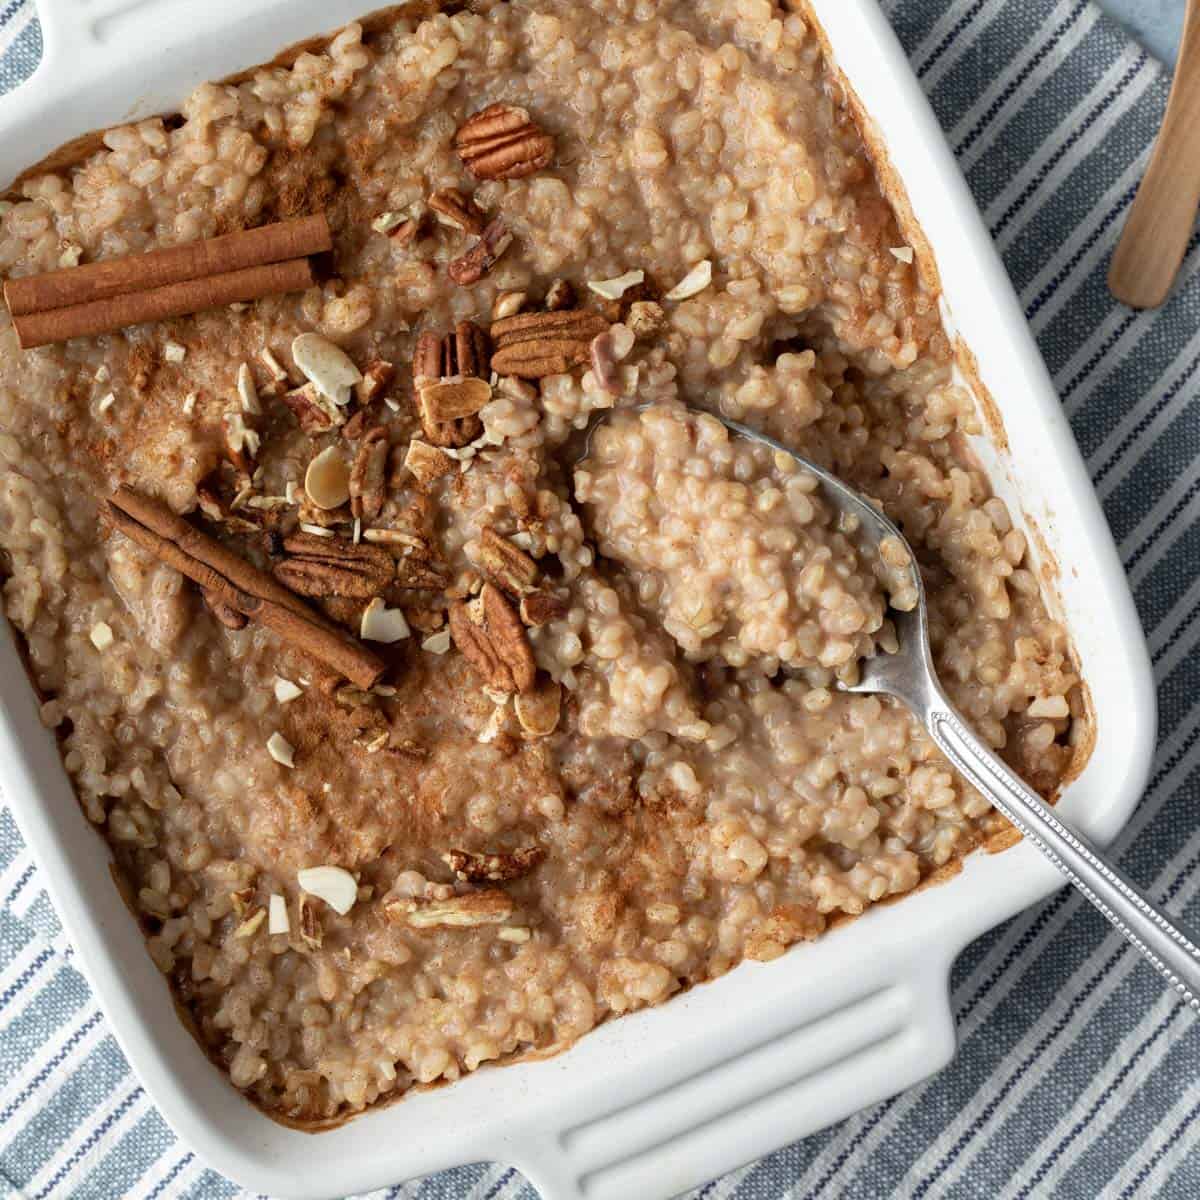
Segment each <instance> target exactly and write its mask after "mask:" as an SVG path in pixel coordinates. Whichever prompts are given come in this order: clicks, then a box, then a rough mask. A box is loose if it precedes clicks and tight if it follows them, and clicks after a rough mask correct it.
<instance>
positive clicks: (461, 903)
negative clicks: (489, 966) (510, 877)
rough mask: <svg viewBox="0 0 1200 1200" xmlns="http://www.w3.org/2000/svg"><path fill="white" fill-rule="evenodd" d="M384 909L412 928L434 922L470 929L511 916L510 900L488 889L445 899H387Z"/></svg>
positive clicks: (420, 927) (494, 923) (495, 890)
mask: <svg viewBox="0 0 1200 1200" xmlns="http://www.w3.org/2000/svg"><path fill="white" fill-rule="evenodd" d="M384 910H385V911H386V913H387V915H388V916H389V917H390V918H391V919H392V920H394V921H402V922H404V923H405V924H406V925H411V926H412V927H413V928H414V929H431V928H433V927H434V926H436V925H445V926H450V927H460V928H470V927H473V926H476V925H499V924H500V923H501V922H502V921H507V920H508V918H509V917H511V916H512V912H513V902H512V899H511V897H509V896H508V895H507V894H506V893H505V892H502V891H500V890H499V889H498V888H489V889H487V890H484V891H479V892H467V893H466V895H463V896H451V897H450V899H449V900H409V899H396V900H390V901H388V903H387V904H386V905H385V906H384Z"/></svg>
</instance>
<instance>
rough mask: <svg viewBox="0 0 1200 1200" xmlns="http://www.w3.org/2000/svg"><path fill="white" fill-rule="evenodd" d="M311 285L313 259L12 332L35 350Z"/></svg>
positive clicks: (175, 288)
mask: <svg viewBox="0 0 1200 1200" xmlns="http://www.w3.org/2000/svg"><path fill="white" fill-rule="evenodd" d="M312 283H313V275H312V267H311V266H310V265H309V262H308V259H306V258H294V259H291V260H289V261H288V262H281V263H271V264H269V265H268V266H263V267H248V268H246V269H245V270H241V271H229V272H227V273H225V274H222V275H208V276H206V277H205V278H203V279H189V280H187V281H186V282H184V283H172V284H168V285H167V286H166V287H159V288H152V289H151V290H149V291H144V292H128V293H126V294H124V295H120V296H110V297H108V298H107V299H105V300H95V301H92V302H91V303H88V304H73V305H71V306H70V307H68V308H51V309H46V310H44V311H42V312H33V313H26V314H25V315H23V316H15V317H13V327H14V328H15V329H16V331H17V340H18V342H20V344H21V348H22V349H23V350H30V349H32V348H33V347H35V346H46V345H49V344H50V343H51V342H65V341H66V340H67V339H68V338H73V337H93V336H94V335H95V334H98V333H110V332H112V331H113V330H114V329H123V328H125V326H127V325H140V324H141V323H142V322H143V321H161V320H164V319H166V318H167V317H182V316H185V315H187V314H188V313H196V312H203V311H204V310H205V309H208V308H220V307H222V306H223V305H226V304H233V303H236V302H238V301H244V300H259V299H261V298H262V297H263V296H270V295H273V294H275V293H281V292H299V291H303V290H304V289H305V288H308V287H311V286H312Z"/></svg>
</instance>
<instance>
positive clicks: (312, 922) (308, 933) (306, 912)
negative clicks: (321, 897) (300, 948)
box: [296, 895, 325, 950]
mask: <svg viewBox="0 0 1200 1200" xmlns="http://www.w3.org/2000/svg"><path fill="white" fill-rule="evenodd" d="M296 911H297V914H298V915H299V917H300V939H301V941H303V942H304V944H305V945H306V946H308V948H309V949H310V950H320V948H321V943H322V942H323V941H324V940H325V939H324V935H323V933H322V932H321V918H320V916H319V915H318V914H317V910H316V908H315V907H314V905H313V902H312V901H311V900H310V899H309V898H308V897H307V896H304V895H302V896H301V897H300V903H299V904H298V905H297V908H296Z"/></svg>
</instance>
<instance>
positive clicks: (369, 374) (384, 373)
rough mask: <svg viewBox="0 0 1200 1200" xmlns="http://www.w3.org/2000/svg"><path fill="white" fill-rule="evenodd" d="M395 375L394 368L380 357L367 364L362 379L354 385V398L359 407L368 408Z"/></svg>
mask: <svg viewBox="0 0 1200 1200" xmlns="http://www.w3.org/2000/svg"><path fill="white" fill-rule="evenodd" d="M395 376H396V368H395V367H394V366H393V365H392V364H391V363H390V362H385V361H384V360H383V359H381V358H377V359H376V360H375V361H374V362H371V363H368V364H367V369H366V370H365V371H364V372H363V377H362V379H360V380H359V382H358V383H356V384H355V385H354V398H355V400H357V401H358V403H359V407H360V408H369V407H370V406H371V405H372V404H373V403H374V402H375V401H376V400H378V399H379V397H380V396H382V395H383V393H384V392H385V391H386V390H387V387H388V385H389V384H390V383H391V382H392V380H393V379H394V378H395Z"/></svg>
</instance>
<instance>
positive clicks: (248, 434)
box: [221, 409, 262, 476]
mask: <svg viewBox="0 0 1200 1200" xmlns="http://www.w3.org/2000/svg"><path fill="white" fill-rule="evenodd" d="M221 431H222V433H223V435H224V438H225V457H226V458H227V459H229V461H230V462H231V463H233V465H234V466H235V467H236V468H237V469H238V470H239V471H241V473H242V474H243V475H247V476H248V475H252V474H253V473H254V460H255V459H256V458H257V457H258V451H259V447H260V446H261V445H262V438H261V437H260V435H259V434H258V432H257V431H256V430H254V429H252V428H251V427H250V426H249V425H247V424H246V417H245V414H243V413H241V412H239V411H237V410H236V409H231V410H230V411H229V412H227V413H225V415H224V416H223V417H222V418H221Z"/></svg>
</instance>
